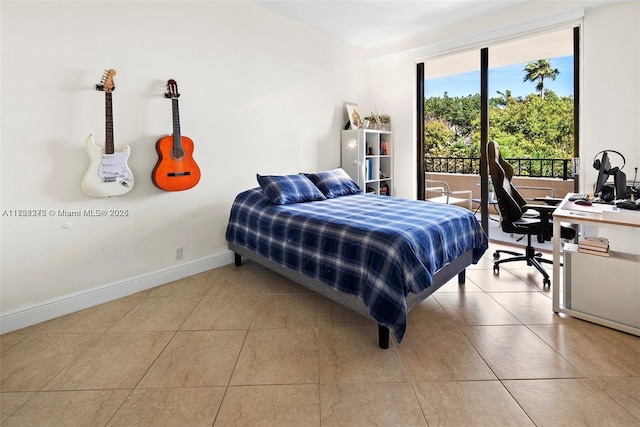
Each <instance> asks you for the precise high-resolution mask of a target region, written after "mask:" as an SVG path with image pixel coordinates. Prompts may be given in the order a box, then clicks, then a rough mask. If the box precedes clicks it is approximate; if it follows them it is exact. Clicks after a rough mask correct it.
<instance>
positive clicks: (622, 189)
mask: <svg viewBox="0 0 640 427" xmlns="http://www.w3.org/2000/svg"><path fill="white" fill-rule="evenodd" d="M600 153H602V158H600V159H598V158H597V157H598V154H600ZM600 153H597V154H596V155H595V156H594V157H593V168H594V169H596V170H597V171H598V180H597V181H596V188H595V191H594V195H595V196H597V197H598V199H599V201H601V202H605V203H607V202H613V201H614V200H616V199H625V198H626V195H627V176H626V175H625V173H624V172H622V169H623V168H624V165H625V164H626V162H627V161H626V159H625V158H624V156H623V155H622V154H620V153H619V152H617V151H614V150H603V151H600ZM609 153H616V154H617V155H618V156H620V157H621V158H622V166H620V167H618V166H616V167H613V168H612V167H611V162H610V161H609ZM611 175H613V179H614V184H613V187H611V186H609V185H606V182H607V180H608V179H609V177H610V176H611ZM596 203H597V202H596Z"/></svg>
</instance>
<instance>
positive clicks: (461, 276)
mask: <svg viewBox="0 0 640 427" xmlns="http://www.w3.org/2000/svg"><path fill="white" fill-rule="evenodd" d="M466 280H467V270H466V269H465V270H462V271H461V272H460V273H458V284H459V285H464V282H465V281H466Z"/></svg>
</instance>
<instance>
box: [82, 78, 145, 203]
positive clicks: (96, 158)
mask: <svg viewBox="0 0 640 427" xmlns="http://www.w3.org/2000/svg"><path fill="white" fill-rule="evenodd" d="M115 74H116V71H115V70H113V69H111V70H107V71H105V72H104V75H103V76H102V80H101V81H100V84H97V85H96V90H98V91H103V92H104V96H105V123H106V126H105V144H104V149H103V148H102V147H100V146H98V145H97V144H96V143H95V141H94V139H93V135H89V137H88V138H87V144H86V147H87V153H88V154H89V169H87V172H86V173H85V175H84V179H83V180H82V190H83V191H84V192H85V193H86V194H88V195H90V196H94V197H111V196H120V195H122V194H126V193H128V192H129V191H131V189H132V188H133V184H134V180H133V173H132V172H131V169H129V165H128V164H127V162H128V160H129V154H130V153H131V148H130V147H129V146H128V145H127V146H125V147H124V149H122V151H120V152H117V153H116V151H115V145H114V142H113V100H112V93H113V91H114V90H115V88H116V87H115V85H114V83H113V76H114V75H115Z"/></svg>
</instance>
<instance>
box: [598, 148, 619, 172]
mask: <svg viewBox="0 0 640 427" xmlns="http://www.w3.org/2000/svg"><path fill="white" fill-rule="evenodd" d="M602 153H616V154H617V155H618V156H620V157H622V166H620V167H618V166H616V167H614V168H611V169H610V170H609V171H608V172H607V173H608V174H610V175H613V174H615V173H616V172H618V171H619V170H622V169H623V168H624V165H626V164H627V160H626V159H625V158H624V156H623V155H622V154H621V153H619V152H617V151H615V150H602V151H600V152H599V153H596V155H595V156H593V168H594V169H595V170H600V159H598V154H602Z"/></svg>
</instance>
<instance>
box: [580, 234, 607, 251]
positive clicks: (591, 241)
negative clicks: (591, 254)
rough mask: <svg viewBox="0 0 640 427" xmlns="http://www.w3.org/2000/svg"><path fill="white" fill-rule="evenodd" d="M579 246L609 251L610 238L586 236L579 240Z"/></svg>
mask: <svg viewBox="0 0 640 427" xmlns="http://www.w3.org/2000/svg"><path fill="white" fill-rule="evenodd" d="M578 247H579V248H583V249H590V250H593V251H598V252H609V239H607V238H606V237H584V238H581V239H580V240H579V241H578Z"/></svg>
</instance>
